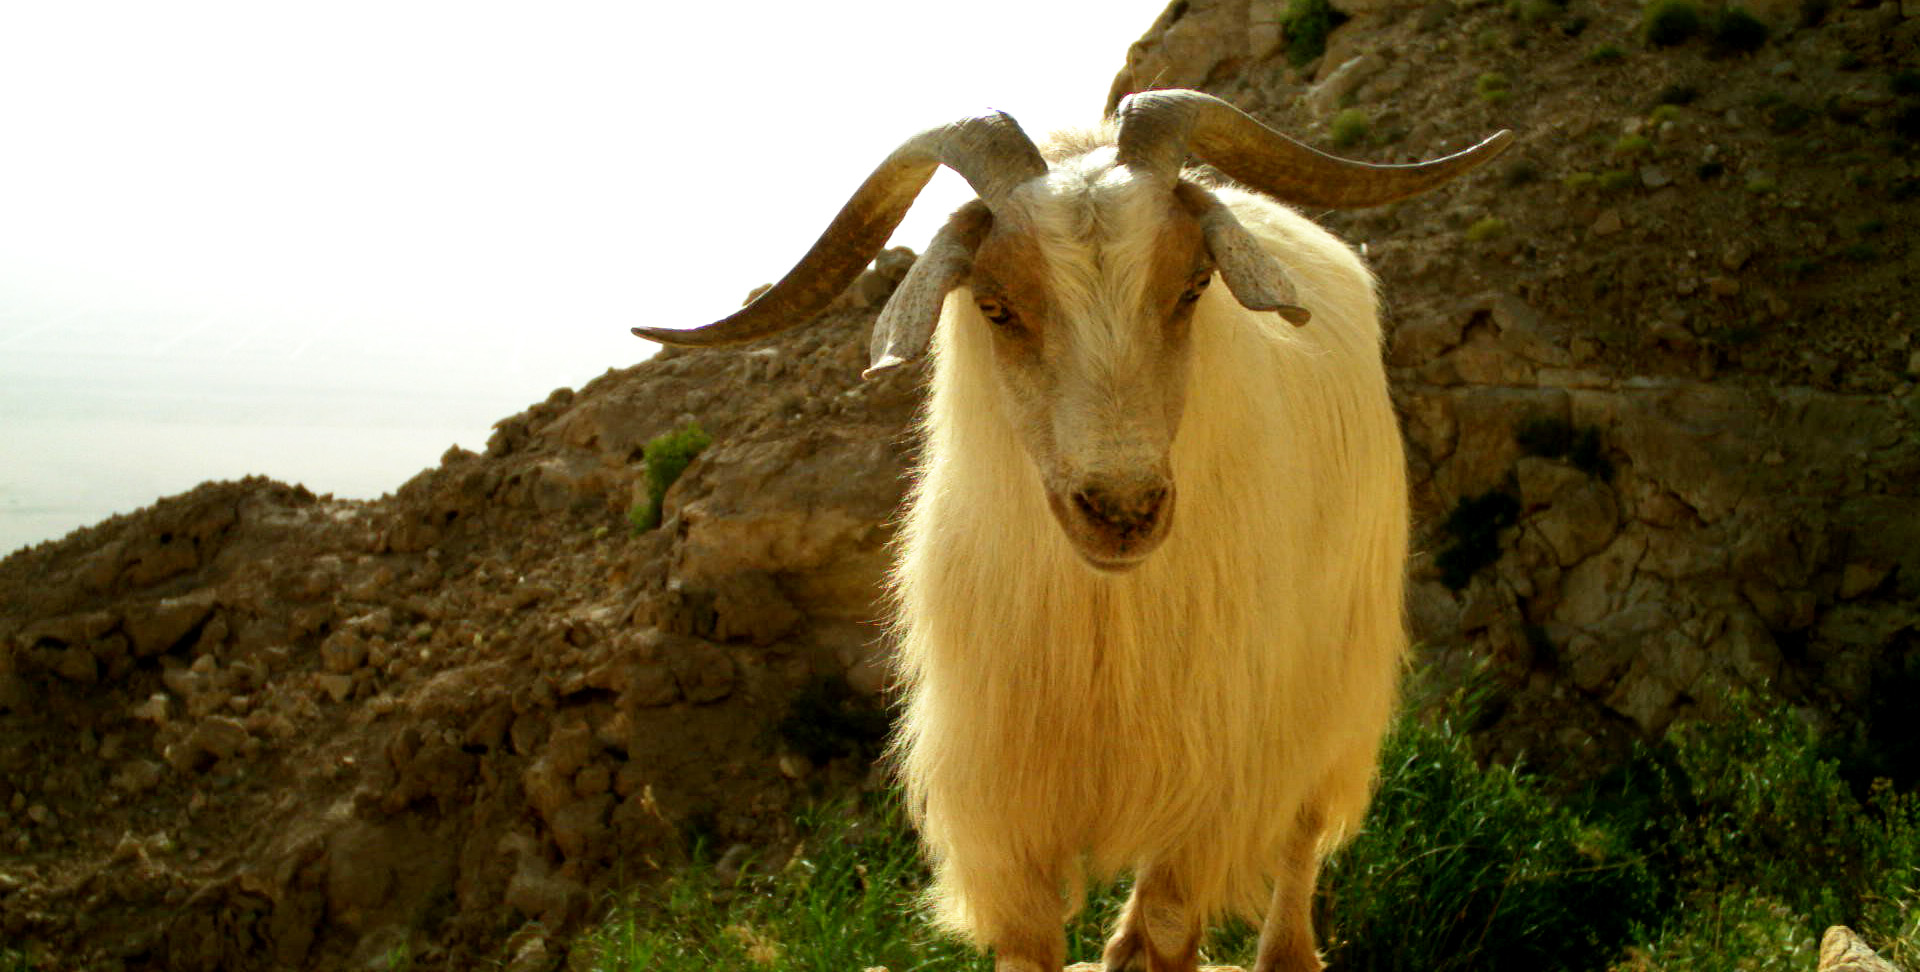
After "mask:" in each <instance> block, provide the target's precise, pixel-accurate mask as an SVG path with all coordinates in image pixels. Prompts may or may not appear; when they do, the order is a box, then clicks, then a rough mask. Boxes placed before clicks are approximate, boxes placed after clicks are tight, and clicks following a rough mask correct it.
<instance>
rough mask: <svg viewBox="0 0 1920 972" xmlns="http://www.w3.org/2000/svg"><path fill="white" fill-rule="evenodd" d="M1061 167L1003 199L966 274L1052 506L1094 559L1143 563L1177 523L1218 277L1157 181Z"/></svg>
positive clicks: (1011, 412) (1003, 387) (1191, 225)
mask: <svg viewBox="0 0 1920 972" xmlns="http://www.w3.org/2000/svg"><path fill="white" fill-rule="evenodd" d="M1107 173H1108V174H1107V176H1106V178H1104V179H1091V180H1087V179H1081V178H1078V177H1077V176H1075V175H1073V174H1061V175H1058V176H1057V177H1056V178H1054V179H1051V180H1045V181H1044V182H1043V183H1036V184H1035V185H1034V187H1033V189H1034V190H1035V191H1034V192H1033V193H1032V194H1030V196H1029V198H1028V199H1027V200H1025V201H1026V202H1027V203H1028V204H1027V205H1021V206H1007V207H1003V212H1001V213H997V214H996V216H995V219H994V222H993V225H992V227H991V229H990V230H988V232H987V234H986V237H985V239H984V240H982V242H981V244H980V247H979V249H978V250H977V251H976V253H975V256H974V261H973V268H972V273H971V277H970V279H969V281H968V283H969V287H970V289H971V293H972V298H973V301H974V303H975V305H976V306H977V307H978V309H979V312H980V319H979V320H978V321H973V322H969V323H970V324H972V325H973V326H978V327H983V328H986V329H987V330H988V331H989V332H990V334H991V336H992V337H991V340H992V346H993V352H994V362H995V371H996V373H997V378H998V382H997V384H998V387H999V393H1000V396H1001V402H1002V406H1003V407H1004V409H1005V412H1006V414H1007V415H1008V416H1009V417H1010V418H1011V420H1012V421H1013V423H1014V424H1015V425H1016V427H1017V428H1018V431H1019V433H1020V435H1021V437H1022V439H1023V440H1024V442H1025V444H1026V447H1027V451H1028V453H1029V455H1030V456H1031V457H1032V459H1033V462H1034V465H1035V467H1036V468H1037V470H1038V471H1039V474H1040V480H1041V483H1042V485H1043V487H1044V488H1045V490H1046V495H1047V504H1048V506H1049V507H1050V508H1051V509H1052V510H1053V515H1054V518H1055V520H1057V521H1058V522H1059V524H1060V528H1061V529H1062V530H1063V531H1064V532H1065V534H1066V536H1067V539H1068V540H1069V541H1070V542H1071V543H1072V544H1073V546H1074V549H1075V550H1077V551H1078V552H1079V554H1080V555H1081V557H1083V558H1084V559H1085V560H1086V561H1087V563H1089V564H1091V565H1093V566H1094V567H1096V568H1099V569H1101V570H1107V571H1121V570H1127V569H1129V568H1132V567H1135V566H1137V565H1138V564H1139V563H1140V562H1141V561H1142V560H1144V559H1145V558H1146V557H1147V555H1149V554H1151V553H1152V552H1153V551H1154V550H1155V548H1157V547H1159V545H1160V543H1161V541H1163V540H1165V539H1166V537H1167V534H1168V531H1169V530H1171V529H1172V525H1173V515H1174V506H1175V498H1176V496H1177V490H1176V484H1175V482H1174V480H1173V471H1172V464H1171V461H1170V457H1171V453H1172V449H1173V441H1174V437H1175V436H1176V435H1177V434H1178V432H1179V428H1180V417H1181V412H1182V410H1183V408H1184V407H1185V404H1186V389H1187V376H1188V370H1189V367H1188V358H1189V355H1188V330H1189V327H1190V324H1191V321H1192V318H1193V314H1194V308H1195V306H1196V305H1197V304H1198V303H1199V300H1200V297H1201V294H1202V292H1203V291H1204V290H1205V289H1206V287H1207V286H1208V284H1209V282H1210V281H1211V280H1212V277H1213V261H1212V259H1211V257H1210V256H1209V254H1208V250H1207V246H1206V241H1205V239H1204V237H1203V235H1202V233H1201V229H1200V224H1199V223H1198V221H1197V220H1196V219H1195V218H1194V217H1193V215H1191V214H1190V213H1188V212H1187V211H1186V210H1185V209H1184V208H1182V207H1181V206H1180V204H1179V203H1178V202H1177V201H1176V199H1175V198H1174V196H1173V195H1172V194H1170V193H1168V192H1166V191H1165V189H1164V188H1160V187H1157V186H1153V185H1150V184H1147V183H1145V182H1144V181H1140V182H1134V181H1129V180H1128V179H1127V178H1126V173H1125V170H1124V169H1109V170H1107Z"/></svg>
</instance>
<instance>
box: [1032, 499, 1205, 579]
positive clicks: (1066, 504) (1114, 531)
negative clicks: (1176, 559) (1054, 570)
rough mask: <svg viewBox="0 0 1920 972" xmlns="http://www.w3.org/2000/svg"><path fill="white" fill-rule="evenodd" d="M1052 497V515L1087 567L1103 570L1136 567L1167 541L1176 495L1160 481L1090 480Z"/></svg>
mask: <svg viewBox="0 0 1920 972" xmlns="http://www.w3.org/2000/svg"><path fill="white" fill-rule="evenodd" d="M1063 493H1064V495H1062V493H1052V494H1051V495H1050V497H1049V498H1050V499H1051V500H1052V505H1053V512H1054V515H1055V516H1056V517H1057V518H1058V519H1059V520H1060V525H1061V526H1062V527H1063V528H1065V530H1066V534H1067V537H1068V539H1070V540H1071V541H1072V542H1073V545H1074V547H1075V548H1076V549H1078V550H1079V551H1080V555H1081V556H1082V557H1084V558H1086V560H1087V562H1088V563H1090V564H1092V565H1093V566H1094V567H1097V568H1099V569H1101V570H1107V571H1121V570H1128V569H1130V568H1132V567H1134V566H1137V565H1138V564H1139V563H1140V562H1141V561H1142V560H1144V559H1146V556H1147V555H1148V554H1150V553H1152V552H1153V551H1154V549H1155V548H1157V547H1159V546H1160V541H1162V540H1164V539H1166V536H1167V530H1168V526H1169V524H1170V523H1171V522H1172V519H1173V501H1174V489H1173V482H1172V480H1169V479H1167V478H1166V477H1164V476H1152V477H1142V478H1137V479H1118V478H1092V479H1087V480H1083V481H1082V482H1081V483H1080V484H1079V485H1078V486H1077V487H1076V488H1074V489H1072V490H1066V491H1063Z"/></svg>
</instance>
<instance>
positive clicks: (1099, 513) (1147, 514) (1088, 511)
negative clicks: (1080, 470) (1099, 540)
mask: <svg viewBox="0 0 1920 972" xmlns="http://www.w3.org/2000/svg"><path fill="white" fill-rule="evenodd" d="M1171 494H1172V489H1171V487H1169V486H1168V485H1166V484H1164V483H1162V484H1152V485H1147V486H1134V487H1131V488H1129V487H1124V486H1116V485H1111V484H1104V483H1093V484H1090V485H1087V486H1084V487H1081V488H1080V489H1078V490H1076V491H1075V492H1074V494H1073V505H1074V507H1075V508H1076V509H1078V510H1079V511H1080V514H1081V515H1082V516H1085V517H1086V518H1087V519H1088V520H1091V521H1093V522H1094V523H1095V524H1096V525H1099V526H1101V527H1104V528H1106V529H1109V530H1113V531H1115V532H1118V533H1128V534H1132V533H1141V532H1146V531H1151V530H1152V528H1153V525H1154V524H1155V522H1157V521H1158V520H1159V519H1160V511H1161V509H1162V508H1164V507H1165V506H1166V503H1167V497H1168V496H1170V495H1171Z"/></svg>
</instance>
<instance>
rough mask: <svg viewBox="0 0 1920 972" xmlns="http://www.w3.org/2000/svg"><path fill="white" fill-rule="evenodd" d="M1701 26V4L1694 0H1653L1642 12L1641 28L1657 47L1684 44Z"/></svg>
mask: <svg viewBox="0 0 1920 972" xmlns="http://www.w3.org/2000/svg"><path fill="white" fill-rule="evenodd" d="M1700 27H1701V18H1700V6H1699V5H1698V4H1696V3H1694V2H1693V0H1653V2H1652V3H1649V4H1647V5H1646V7H1645V8H1644V9H1642V10H1641V13H1640V29H1641V31H1642V33H1643V34H1644V35H1645V36H1646V39H1647V43H1649V44H1652V45H1653V46H1655V47H1672V46H1673V45H1675V44H1684V43H1686V42H1687V41H1688V40H1691V39H1692V38H1693V35H1695V34H1697V33H1699V32H1700Z"/></svg>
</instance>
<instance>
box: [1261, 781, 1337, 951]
mask: <svg viewBox="0 0 1920 972" xmlns="http://www.w3.org/2000/svg"><path fill="white" fill-rule="evenodd" d="M1324 829H1325V824H1324V823H1323V822H1322V817H1321V814H1320V811H1319V810H1318V809H1313V808H1310V809H1307V810H1303V811H1301V813H1300V820H1299V822H1298V823H1297V824H1295V826H1294V832H1293V837H1292V838H1291V839H1289V840H1288V841H1287V850H1286V855H1287V856H1286V859H1285V860H1284V861H1282V862H1281V869H1280V873H1279V875H1278V880H1276V881H1275V882H1274V885H1273V902H1272V903H1271V904H1269V905H1268V906H1267V920H1266V922H1265V923H1263V924H1262V925H1261V926H1260V955H1259V958H1257V959H1256V960H1255V962H1254V966H1253V969H1254V972H1320V970H1321V969H1322V968H1323V967H1324V966H1322V965H1321V964H1320V953H1319V952H1318V951H1316V950H1315V949H1314V947H1313V887H1314V883H1315V882H1316V881H1317V880H1319V877H1320V837H1321V833H1322V831H1323V830H1324Z"/></svg>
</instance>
